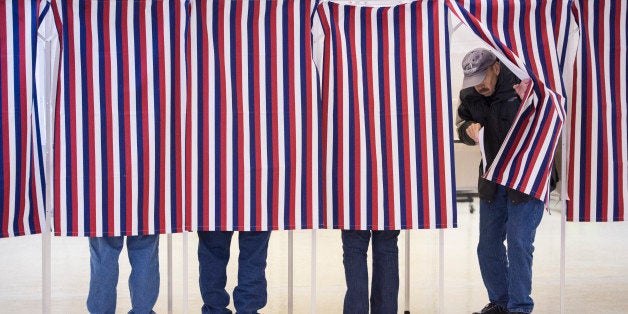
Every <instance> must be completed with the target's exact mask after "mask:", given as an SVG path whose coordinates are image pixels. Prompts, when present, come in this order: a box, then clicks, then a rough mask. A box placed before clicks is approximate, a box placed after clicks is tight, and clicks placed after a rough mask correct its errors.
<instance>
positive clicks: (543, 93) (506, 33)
mask: <svg viewBox="0 0 628 314" xmlns="http://www.w3.org/2000/svg"><path fill="white" fill-rule="evenodd" d="M447 3H448V6H449V7H450V8H451V9H452V11H453V12H454V14H455V15H456V16H457V17H458V18H460V20H461V21H462V22H463V23H465V24H466V25H468V26H469V27H471V29H472V30H473V31H474V32H475V33H476V34H477V35H478V36H479V37H480V38H481V39H482V40H483V41H485V42H486V43H487V44H489V45H490V46H492V47H493V48H494V49H495V50H497V51H498V52H500V53H501V54H502V55H503V56H504V57H505V58H506V59H507V60H506V61H510V62H512V63H513V64H514V65H515V66H516V67H517V68H518V69H519V70H520V71H522V72H523V75H524V76H529V77H530V78H531V79H532V80H533V82H534V93H531V92H530V91H529V92H528V93H527V96H526V97H525V99H523V101H522V106H521V108H520V110H519V112H518V114H517V117H516V118H515V121H514V123H513V127H512V128H511V130H510V132H509V134H508V136H507V138H506V140H505V141H504V144H503V145H502V148H501V150H500V151H499V153H498V155H497V157H496V158H495V161H494V162H493V164H492V165H491V166H490V167H489V169H488V171H487V172H486V173H485V175H484V176H485V178H487V179H489V180H492V181H495V182H497V183H499V184H502V185H504V186H508V187H510V188H513V189H516V190H519V191H521V192H524V193H526V194H529V195H532V196H534V197H536V198H538V199H546V197H547V195H548V191H549V177H550V171H551V167H550V166H551V163H552V160H553V157H554V152H555V150H556V147H557V142H558V139H559V136H560V132H561V130H562V126H563V123H564V121H565V107H564V106H565V102H566V100H565V89H564V85H563V79H562V76H561V73H562V72H561V71H562V68H563V67H564V66H565V65H564V62H565V60H564V55H565V45H566V42H565V41H566V38H567V31H568V27H567V25H568V24H566V23H567V21H568V20H569V12H570V11H569V10H570V1H560V0H559V1H517V0H508V1H489V0H464V1H463V0H458V1H450V0H448V1H447ZM520 71H519V72H520Z"/></svg>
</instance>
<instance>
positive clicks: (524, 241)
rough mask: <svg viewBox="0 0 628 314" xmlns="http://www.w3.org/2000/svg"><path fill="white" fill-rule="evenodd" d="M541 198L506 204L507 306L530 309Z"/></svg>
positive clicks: (520, 310) (531, 306)
mask: <svg viewBox="0 0 628 314" xmlns="http://www.w3.org/2000/svg"><path fill="white" fill-rule="evenodd" d="M543 207H544V206H543V202H542V201H540V200H537V199H532V200H529V201H527V202H525V203H522V204H509V206H508V223H507V225H506V230H507V242H508V261H509V264H508V275H509V279H510V280H509V282H508V291H509V299H508V310H509V311H513V312H524V313H530V312H532V309H533V308H534V301H533V300H532V298H531V297H530V293H531V292H532V253H533V252H534V237H535V235H536V228H537V227H538V226H539V224H540V223H541V218H542V217H543Z"/></svg>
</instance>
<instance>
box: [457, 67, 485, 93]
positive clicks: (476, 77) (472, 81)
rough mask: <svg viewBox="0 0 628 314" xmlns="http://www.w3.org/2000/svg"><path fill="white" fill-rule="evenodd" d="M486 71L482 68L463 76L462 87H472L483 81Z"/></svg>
mask: <svg viewBox="0 0 628 314" xmlns="http://www.w3.org/2000/svg"><path fill="white" fill-rule="evenodd" d="M486 72H487V70H484V71H481V72H479V73H475V74H473V75H471V76H465V77H464V79H463V80H462V89H465V88H469V87H473V86H475V85H478V84H480V83H482V82H483V81H484V78H485V77H486Z"/></svg>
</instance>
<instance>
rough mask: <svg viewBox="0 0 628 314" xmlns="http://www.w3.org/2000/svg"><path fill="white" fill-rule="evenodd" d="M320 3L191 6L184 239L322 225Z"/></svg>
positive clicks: (216, 0) (211, 1) (294, 0)
mask: <svg viewBox="0 0 628 314" xmlns="http://www.w3.org/2000/svg"><path fill="white" fill-rule="evenodd" d="M315 5H316V1H315V0H307V1H299V0H280V1H222V0H208V1H205V0H202V1H200V0H199V1H192V3H191V11H190V40H189V46H188V50H187V53H188V58H189V64H188V65H189V68H188V73H189V75H190V78H189V81H190V84H189V85H188V87H189V89H188V93H189V100H190V107H189V110H188V116H187V130H188V132H187V133H186V139H185V141H186V152H185V156H186V167H187V169H186V178H185V181H186V189H187V190H186V202H185V203H186V207H185V215H186V229H187V230H190V231H195V230H255V231H259V230H277V229H305V228H307V229H310V228H318V227H319V226H320V225H321V224H322V222H323V221H322V218H321V217H320V215H319V211H318V209H319V206H320V205H319V204H320V200H319V195H320V191H321V184H322V183H321V181H320V177H321V170H320V160H319V159H320V154H319V151H320V145H321V142H320V141H321V138H320V125H321V124H320V107H319V106H318V105H317V103H318V101H317V98H318V97H317V93H316V85H315V84H316V83H315V82H316V76H315V70H314V65H313V63H312V57H311V41H310V25H311V16H312V13H313V11H314V8H315Z"/></svg>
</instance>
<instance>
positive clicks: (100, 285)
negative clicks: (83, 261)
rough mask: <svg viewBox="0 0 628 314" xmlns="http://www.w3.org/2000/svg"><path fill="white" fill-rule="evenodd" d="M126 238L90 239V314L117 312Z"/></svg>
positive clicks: (88, 299)
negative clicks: (121, 252)
mask: <svg viewBox="0 0 628 314" xmlns="http://www.w3.org/2000/svg"><path fill="white" fill-rule="evenodd" d="M123 241H124V237H99V238H89V253H90V254H89V255H90V258H89V260H90V277H89V294H88V295H87V310H88V311H89V312H90V313H103V314H104V313H106V314H113V313H115V312H116V298H117V293H116V287H117V285H118V275H119V268H118V258H119V257H120V251H122V246H123V244H124V242H123Z"/></svg>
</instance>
